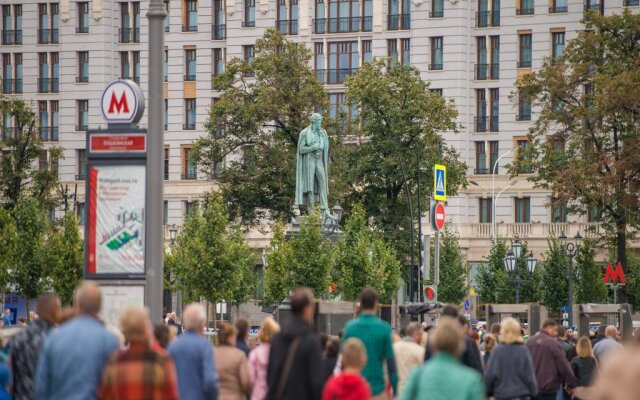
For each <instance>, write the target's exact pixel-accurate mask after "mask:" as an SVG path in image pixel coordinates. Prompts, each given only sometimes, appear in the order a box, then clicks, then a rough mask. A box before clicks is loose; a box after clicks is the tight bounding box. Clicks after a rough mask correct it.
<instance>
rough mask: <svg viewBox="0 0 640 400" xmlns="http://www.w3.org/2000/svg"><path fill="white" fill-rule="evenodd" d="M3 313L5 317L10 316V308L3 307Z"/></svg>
mask: <svg viewBox="0 0 640 400" xmlns="http://www.w3.org/2000/svg"><path fill="white" fill-rule="evenodd" d="M4 314H5V315H6V316H7V317H10V316H11V310H9V309H8V308H5V309H4Z"/></svg>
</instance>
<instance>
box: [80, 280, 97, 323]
mask: <svg viewBox="0 0 640 400" xmlns="http://www.w3.org/2000/svg"><path fill="white" fill-rule="evenodd" d="M75 306H76V309H77V310H78V313H79V314H87V315H92V316H94V317H95V316H97V315H98V313H100V308H101V307H102V292H101V291H100V288H99V287H98V285H96V284H95V283H93V282H85V283H83V284H82V286H80V287H79V288H78V289H77V290H76V296H75Z"/></svg>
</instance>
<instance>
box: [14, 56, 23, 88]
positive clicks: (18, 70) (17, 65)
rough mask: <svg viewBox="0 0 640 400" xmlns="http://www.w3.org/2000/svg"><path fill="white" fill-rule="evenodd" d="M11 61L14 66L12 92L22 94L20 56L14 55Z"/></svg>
mask: <svg viewBox="0 0 640 400" xmlns="http://www.w3.org/2000/svg"><path fill="white" fill-rule="evenodd" d="M13 61H14V65H15V82H14V83H15V85H14V87H13V90H14V93H22V54H21V53H15V54H14V55H13Z"/></svg>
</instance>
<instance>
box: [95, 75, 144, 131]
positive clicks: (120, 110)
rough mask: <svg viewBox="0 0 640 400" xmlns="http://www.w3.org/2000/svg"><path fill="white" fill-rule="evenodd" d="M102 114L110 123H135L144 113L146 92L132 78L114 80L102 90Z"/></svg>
mask: <svg viewBox="0 0 640 400" xmlns="http://www.w3.org/2000/svg"><path fill="white" fill-rule="evenodd" d="M100 105H101V109H102V115H103V116H104V119H105V120H106V121H107V123H109V124H135V123H137V122H138V121H140V118H142V114H144V94H143V93H142V89H140V86H138V84H137V83H135V82H134V81H132V80H130V79H121V80H117V81H113V82H111V83H110V84H108V85H107V87H106V88H105V89H104V91H103V92H102V101H101V102H100Z"/></svg>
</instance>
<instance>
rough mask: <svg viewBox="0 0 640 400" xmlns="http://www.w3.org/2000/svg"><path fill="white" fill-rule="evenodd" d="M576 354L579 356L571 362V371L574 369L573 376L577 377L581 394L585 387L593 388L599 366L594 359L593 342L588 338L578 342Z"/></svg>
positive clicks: (582, 338)
mask: <svg viewBox="0 0 640 400" xmlns="http://www.w3.org/2000/svg"><path fill="white" fill-rule="evenodd" d="M576 352H577V353H578V355H577V356H576V357H574V358H573V360H571V369H573V374H574V375H575V376H576V381H577V383H578V387H577V388H576V393H580V392H582V391H584V388H585V387H588V386H591V381H592V379H593V376H594V375H595V373H596V369H597V367H598V366H597V364H596V359H595V358H594V357H593V348H592V347H591V340H589V338H588V337H586V336H583V337H581V338H580V339H579V340H578V344H577V345H576ZM577 396H579V394H577ZM576 398H578V397H576Z"/></svg>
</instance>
